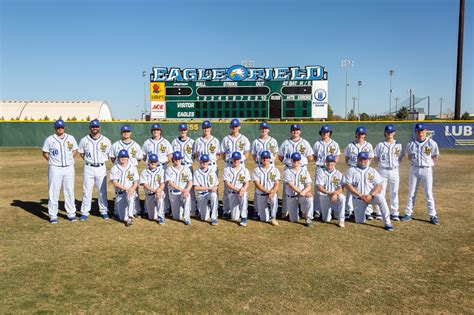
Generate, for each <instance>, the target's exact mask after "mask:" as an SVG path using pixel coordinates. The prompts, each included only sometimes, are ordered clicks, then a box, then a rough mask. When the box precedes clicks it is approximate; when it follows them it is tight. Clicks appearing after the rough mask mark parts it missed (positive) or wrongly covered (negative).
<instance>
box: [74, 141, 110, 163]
mask: <svg viewBox="0 0 474 315" xmlns="http://www.w3.org/2000/svg"><path fill="white" fill-rule="evenodd" d="M111 147H112V143H111V142H110V140H109V138H107V137H106V136H103V135H100V137H99V138H97V139H94V138H92V137H91V135H87V136H85V137H83V138H82V139H81V141H80V142H79V148H78V150H77V152H79V153H80V154H84V161H85V162H86V163H89V164H100V163H105V162H107V160H108V159H109V153H110V150H111Z"/></svg>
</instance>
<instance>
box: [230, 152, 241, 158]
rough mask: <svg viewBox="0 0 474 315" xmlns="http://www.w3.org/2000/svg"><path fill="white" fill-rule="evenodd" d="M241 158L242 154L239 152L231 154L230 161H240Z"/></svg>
mask: <svg viewBox="0 0 474 315" xmlns="http://www.w3.org/2000/svg"><path fill="white" fill-rule="evenodd" d="M241 158H242V154H240V152H234V153H232V160H240V159H241Z"/></svg>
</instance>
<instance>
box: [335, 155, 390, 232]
mask: <svg viewBox="0 0 474 315" xmlns="http://www.w3.org/2000/svg"><path fill="white" fill-rule="evenodd" d="M369 160H370V155H369V153H368V152H364V151H363V152H360V153H359V154H358V157H357V161H358V162H357V166H356V167H350V168H348V169H347V171H346V173H345V174H344V177H343V185H344V186H345V187H346V189H347V190H349V191H350V193H351V194H352V196H353V198H354V200H353V205H354V215H355V222H356V223H359V224H364V223H365V220H366V215H365V213H366V211H367V207H368V206H369V204H373V205H378V206H379V207H380V210H381V211H382V217H383V222H384V228H385V230H387V231H393V227H392V224H391V222H390V215H389V210H388V205H387V202H386V201H385V197H384V196H383V195H382V194H381V193H380V192H381V191H382V183H383V181H384V180H385V179H383V178H382V176H380V174H379V173H378V172H377V171H376V170H375V169H374V168H372V167H370V166H369V163H370V161H369Z"/></svg>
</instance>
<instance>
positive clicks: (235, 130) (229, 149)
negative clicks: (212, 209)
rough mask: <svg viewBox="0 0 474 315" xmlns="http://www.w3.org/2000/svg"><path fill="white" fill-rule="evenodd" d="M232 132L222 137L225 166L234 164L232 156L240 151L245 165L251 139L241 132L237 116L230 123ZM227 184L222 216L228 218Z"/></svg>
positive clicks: (241, 162)
mask: <svg viewBox="0 0 474 315" xmlns="http://www.w3.org/2000/svg"><path fill="white" fill-rule="evenodd" d="M229 128H230V134H229V135H227V136H226V137H225V138H224V139H222V144H221V154H222V158H223V159H224V161H225V165H224V168H226V167H232V166H233V159H232V157H231V155H232V153H233V152H239V153H240V155H241V156H242V159H241V161H240V164H241V166H242V167H245V159H246V158H248V157H249V156H250V141H249V139H248V138H247V137H246V136H244V135H242V134H240V128H241V126H240V121H239V120H238V119H236V118H234V119H232V120H231V122H230V125H229ZM228 195H229V194H228V191H227V185H225V186H224V196H223V198H222V207H223V211H222V217H223V218H227V217H228V216H229V211H230V206H229V198H228Z"/></svg>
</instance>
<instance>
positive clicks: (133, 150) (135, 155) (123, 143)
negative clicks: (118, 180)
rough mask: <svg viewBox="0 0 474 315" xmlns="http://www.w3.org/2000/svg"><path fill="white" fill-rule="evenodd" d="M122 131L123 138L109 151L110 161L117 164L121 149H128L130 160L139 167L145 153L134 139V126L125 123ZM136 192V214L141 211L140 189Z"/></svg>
mask: <svg viewBox="0 0 474 315" xmlns="http://www.w3.org/2000/svg"><path fill="white" fill-rule="evenodd" d="M120 132H121V133H122V139H121V140H119V141H117V142H115V143H114V144H113V145H112V149H111V150H110V153H109V157H110V161H112V163H115V164H117V163H118V160H117V159H116V157H117V155H118V153H119V152H120V150H127V152H128V156H129V158H128V159H129V162H130V163H132V165H133V166H135V167H138V162H139V161H140V160H141V159H142V157H143V153H142V149H141V148H140V145H139V144H138V143H136V142H135V141H134V140H132V127H131V126H130V125H123V126H122V128H120ZM136 193H137V197H136V198H135V207H134V211H135V213H134V215H138V214H140V212H141V207H140V196H139V194H138V190H137V192H136ZM114 211H115V210H114ZM114 214H115V215H118V214H117V213H116V212H114Z"/></svg>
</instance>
